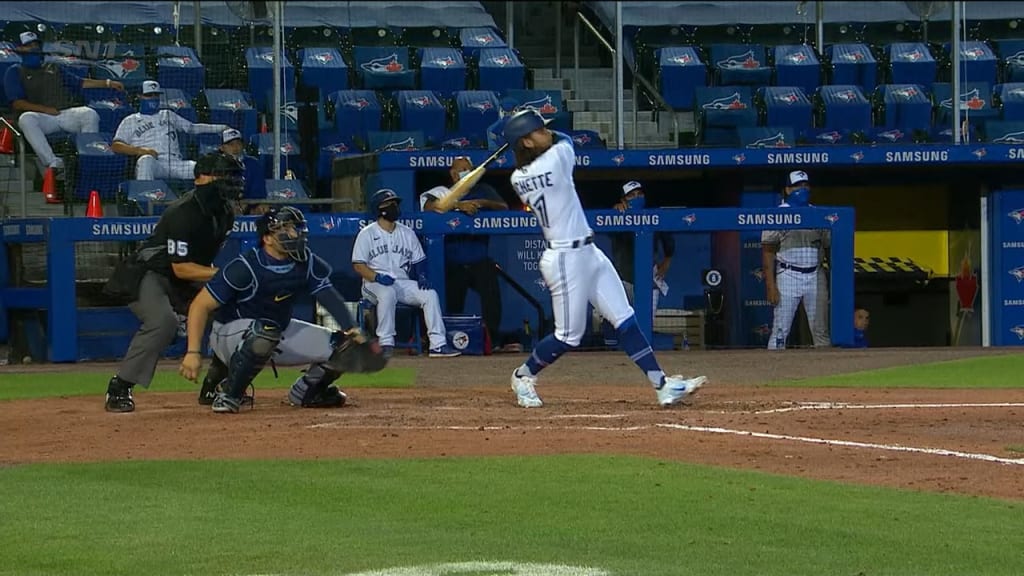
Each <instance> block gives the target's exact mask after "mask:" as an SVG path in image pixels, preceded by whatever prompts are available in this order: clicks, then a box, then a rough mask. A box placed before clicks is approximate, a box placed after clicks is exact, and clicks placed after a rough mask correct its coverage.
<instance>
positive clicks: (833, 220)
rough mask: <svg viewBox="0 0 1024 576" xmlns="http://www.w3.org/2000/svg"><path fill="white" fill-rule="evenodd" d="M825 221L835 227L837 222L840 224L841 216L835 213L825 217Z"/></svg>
mask: <svg viewBox="0 0 1024 576" xmlns="http://www.w3.org/2000/svg"><path fill="white" fill-rule="evenodd" d="M825 220H827V221H828V223H829V224H831V225H833V226H835V224H836V222H839V214H836V213H835V212H833V213H831V214H829V215H828V216H825Z"/></svg>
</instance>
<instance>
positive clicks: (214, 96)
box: [203, 88, 258, 139]
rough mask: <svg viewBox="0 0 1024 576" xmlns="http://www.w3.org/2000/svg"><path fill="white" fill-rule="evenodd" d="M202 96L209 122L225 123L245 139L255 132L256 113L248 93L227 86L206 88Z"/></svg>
mask: <svg viewBox="0 0 1024 576" xmlns="http://www.w3.org/2000/svg"><path fill="white" fill-rule="evenodd" d="M203 98H204V99H205V100H206V107H207V109H208V110H209V116H210V123H212V124H227V125H228V126H231V127H232V128H234V129H236V130H239V131H241V132H242V135H243V136H244V137H245V138H246V139H249V138H251V137H252V136H253V135H254V134H256V132H257V130H258V129H257V127H256V118H257V114H256V109H255V108H253V106H252V97H251V96H250V95H249V94H246V93H245V92H242V91H241V90H233V89H228V88H208V89H206V90H203Z"/></svg>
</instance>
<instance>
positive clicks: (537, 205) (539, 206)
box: [533, 196, 549, 228]
mask: <svg viewBox="0 0 1024 576" xmlns="http://www.w3.org/2000/svg"><path fill="white" fill-rule="evenodd" d="M533 211H534V212H535V213H536V214H537V220H540V226H541V228H548V227H549V226H548V205H547V204H546V203H545V202H544V197H543V196H541V197H539V198H537V201H536V202H534V203H533Z"/></svg>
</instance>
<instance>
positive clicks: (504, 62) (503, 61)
mask: <svg viewBox="0 0 1024 576" xmlns="http://www.w3.org/2000/svg"><path fill="white" fill-rule="evenodd" d="M490 62H491V64H494V65H495V66H501V67H503V68H504V67H505V66H511V65H512V58H511V57H510V56H509V55H508V54H502V55H501V56H495V57H493V58H491V59H490Z"/></svg>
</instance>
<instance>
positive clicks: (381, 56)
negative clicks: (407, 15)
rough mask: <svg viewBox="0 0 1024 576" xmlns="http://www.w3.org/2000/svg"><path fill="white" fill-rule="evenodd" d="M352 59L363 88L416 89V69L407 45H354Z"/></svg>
mask: <svg viewBox="0 0 1024 576" xmlns="http://www.w3.org/2000/svg"><path fill="white" fill-rule="evenodd" d="M352 59H353V64H354V67H355V71H356V77H357V78H359V84H360V87H362V88H363V89H366V90H415V89H416V71H415V70H413V69H412V68H411V67H410V65H409V49H408V48H406V47H405V46H354V47H353V48H352Z"/></svg>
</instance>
